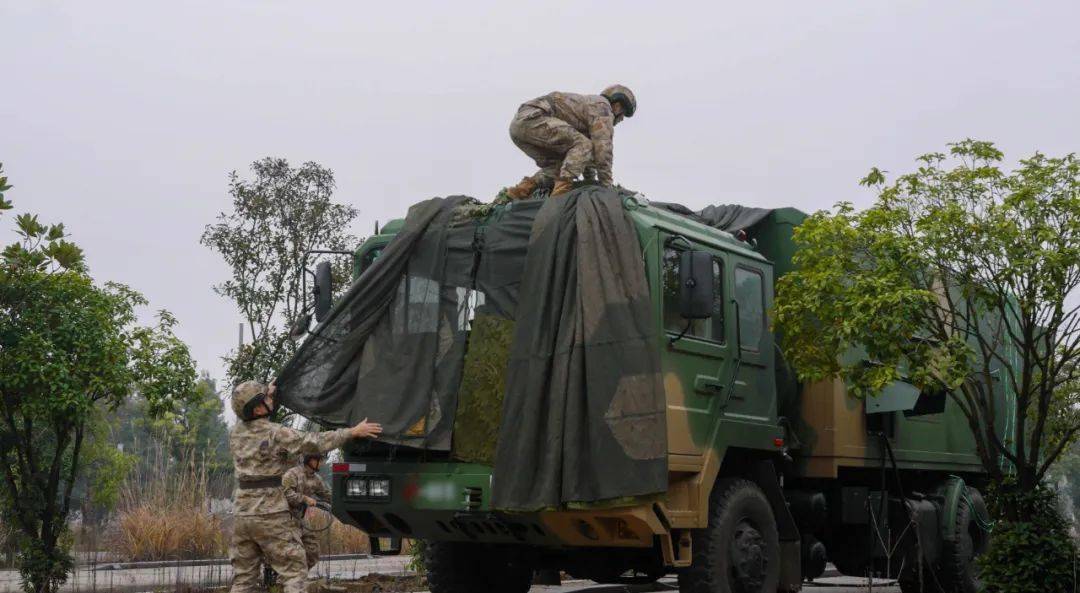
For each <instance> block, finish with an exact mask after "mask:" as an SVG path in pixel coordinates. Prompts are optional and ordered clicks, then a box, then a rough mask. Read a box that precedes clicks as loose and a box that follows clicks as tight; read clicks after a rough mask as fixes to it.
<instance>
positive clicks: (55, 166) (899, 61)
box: [0, 0, 1080, 378]
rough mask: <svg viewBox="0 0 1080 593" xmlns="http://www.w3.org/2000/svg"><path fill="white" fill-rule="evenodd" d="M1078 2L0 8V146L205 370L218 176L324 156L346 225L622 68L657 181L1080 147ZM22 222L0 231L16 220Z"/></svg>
mask: <svg viewBox="0 0 1080 593" xmlns="http://www.w3.org/2000/svg"><path fill="white" fill-rule="evenodd" d="M1077 23H1080V2H1076V1H1075V0H1070V1H1057V2H1037V3H1033V2H1031V3H1029V2H989V1H979V2H941V1H936V2H929V1H928V2H866V1H857V2H856V1H852V2H824V1H822V2H772V3H754V2H730V3H721V2H702V3H676V2H669V3H659V2H640V3H639V2H629V1H619V2H608V3H594V2H581V1H577V2H556V1H550V0H549V1H546V2H542V3H532V4H529V5H524V4H523V3H517V2H515V3H511V2H489V3H468V2H463V1H455V2H422V1H418V0H411V1H409V2H396V3H388V2H379V3H374V2H355V1H350V2H330V1H318V2H299V1H296V2H271V1H265V0H260V1H257V2H256V1H250V2H245V1H237V0H230V1H228V2H221V1H220V0H214V1H206V2H202V1H199V2H195V1H184V2H168V3H163V2H145V1H139V2H126V3H120V2H107V1H103V0H95V1H93V2H76V1H71V2H58V1H25V2H23V1H20V0H3V2H2V3H0V162H3V164H4V169H5V170H6V171H7V174H8V176H9V177H10V180H11V183H12V184H14V185H15V188H14V189H13V190H12V191H11V192H9V194H8V197H9V198H12V199H13V200H14V202H15V206H16V212H24V211H31V212H36V213H39V214H40V215H41V216H42V218H43V219H44V220H45V221H48V222H55V221H62V222H64V223H65V224H66V226H67V229H68V230H69V231H70V232H71V234H72V236H73V239H74V240H75V241H76V242H77V243H78V244H80V245H81V246H82V247H83V248H84V249H85V250H86V253H87V256H88V260H89V264H90V268H91V272H92V274H93V276H94V277H95V278H96V279H98V280H100V281H104V280H115V281H119V282H124V283H126V284H129V285H130V286H132V287H134V288H136V289H138V290H139V291H141V292H143V293H144V294H145V295H146V296H147V297H148V298H149V299H150V301H151V304H152V307H153V308H166V309H169V310H170V311H172V312H173V313H174V314H175V315H176V316H177V317H178V318H179V320H180V327H179V330H178V331H179V334H180V336H181V337H182V338H183V339H185V340H186V341H187V342H188V343H189V344H190V345H191V348H192V352H193V354H194V355H195V357H196V358H197V359H198V362H199V365H200V367H201V368H204V369H207V370H209V371H210V372H211V373H212V374H213V375H214V376H215V377H217V378H221V377H223V373H222V365H221V363H220V356H221V355H222V354H224V353H225V352H227V351H228V349H229V348H232V347H234V346H235V344H236V339H237V336H236V333H237V329H236V326H237V322H238V321H239V320H240V318H239V315H238V313H237V311H236V310H235V309H234V308H233V307H232V305H231V304H230V303H229V302H227V301H225V300H223V299H221V298H220V297H218V296H217V295H215V294H214V293H213V291H212V290H211V285H212V284H214V283H216V282H219V281H221V280H223V279H225V278H226V277H227V274H228V271H227V270H226V268H225V266H224V265H223V264H222V262H221V261H220V260H219V258H218V257H217V256H216V255H215V254H213V253H211V252H210V251H208V250H207V249H205V248H204V247H202V246H200V245H199V242H198V240H199V235H200V234H201V232H202V229H203V227H204V225H206V224H207V223H209V222H211V221H212V220H213V219H214V217H215V215H216V214H217V213H218V212H219V211H221V210H222V209H224V208H226V207H227V206H228V196H227V193H226V176H227V174H228V172H229V171H232V170H234V169H235V170H239V171H241V172H244V171H245V170H246V168H247V166H248V164H249V163H251V162H252V161H254V160H256V159H259V158H261V157H264V156H277V157H284V158H287V159H288V160H289V161H291V162H293V163H294V164H299V163H301V162H303V161H309V160H312V161H317V162H319V163H321V164H322V165H324V166H327V167H329V168H331V169H333V171H334V173H335V175H336V178H337V193H336V196H337V199H338V200H340V201H343V202H350V203H352V204H354V205H356V206H357V207H358V208H359V210H360V218H359V220H358V222H357V226H356V228H355V229H354V230H355V232H356V233H357V234H364V233H367V232H369V231H370V229H371V227H372V226H373V224H374V222H375V221H376V220H380V221H385V220H387V219H390V218H394V217H398V216H401V215H402V214H403V213H404V212H405V209H406V207H407V206H408V205H409V204H411V203H413V202H416V201H418V200H421V199H425V198H428V197H431V196H436V195H438V196H444V195H450V194H458V193H464V194H468V195H472V196H476V197H478V198H480V199H483V200H488V199H490V198H491V197H493V195H494V194H495V192H496V191H497V190H498V189H499V188H500V187H502V186H504V185H508V184H511V183H513V182H516V181H517V180H518V179H520V178H521V176H522V175H524V174H526V173H529V172H531V171H532V170H533V167H532V164H531V162H530V161H529V160H528V159H527V158H526V157H525V156H524V155H522V154H521V153H519V151H518V150H517V149H516V148H515V147H514V145H513V144H512V143H511V142H510V139H509V137H508V135H507V125H508V124H509V121H510V118H511V117H512V116H513V114H514V111H515V109H516V108H517V106H518V105H519V104H520V103H522V102H523V101H525V100H527V99H530V98H532V97H535V96H537V95H541V94H544V93H546V92H548V91H552V90H562V91H574V92H589V93H595V92H599V90H600V89H602V88H603V87H604V86H606V85H607V84H610V83H613V82H620V83H624V84H626V85H628V86H630V87H631V88H632V89H633V90H634V92H635V93H636V94H637V96H638V100H639V104H640V108H639V111H638V113H637V115H636V116H635V117H634V118H633V119H630V120H627V121H626V122H624V123H623V124H621V125H620V126H619V127H618V129H617V131H616V134H615V179H616V181H618V182H621V183H622V184H623V185H626V186H628V187H631V188H634V189H637V190H638V191H641V192H642V193H644V194H645V195H646V196H648V197H649V198H651V199H654V200H664V201H678V202H682V203H685V204H687V205H690V206H693V207H701V206H704V205H706V204H712V203H721V202H724V203H728V202H735V203H742V204H749V205H757V206H782V205H784V206H786V205H791V206H796V207H799V208H802V209H804V210H814V209H819V208H824V207H828V206H829V205H831V204H833V203H835V202H836V201H838V200H850V201H854V202H856V203H857V204H865V203H867V201H868V200H869V199H870V196H869V195H868V194H867V193H865V192H864V191H862V190H861V189H860V188H859V187H858V186H857V181H858V179H859V178H860V177H861V176H862V175H863V174H864V173H865V172H866V171H867V170H868V169H869V168H870V167H871V166H874V165H877V166H880V167H882V168H884V169H887V170H890V171H893V172H901V171H906V170H909V169H910V168H911V167H912V166H913V160H912V159H913V157H915V156H916V155H918V154H921V153H924V152H928V151H932V150H941V149H943V148H944V145H945V144H946V143H947V142H950V141H954V140H958V139H962V138H964V137H969V136H970V137H975V138H980V139H987V140H993V141H995V142H997V143H998V145H999V146H1000V147H1001V148H1002V149H1003V150H1004V151H1005V152H1006V154H1007V155H1008V156H1010V157H1020V156H1025V155H1027V154H1029V153H1031V152H1032V151H1034V150H1036V149H1039V150H1042V151H1043V152H1046V153H1049V154H1062V153H1067V152H1072V151H1076V150H1078V149H1080V35H1078V34H1077ZM11 227H12V218H11V217H10V216H5V217H4V218H3V219H0V240H2V241H3V242H4V243H7V242H10V241H11V240H13V233H12V232H11Z"/></svg>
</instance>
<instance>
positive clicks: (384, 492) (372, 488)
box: [368, 478, 390, 498]
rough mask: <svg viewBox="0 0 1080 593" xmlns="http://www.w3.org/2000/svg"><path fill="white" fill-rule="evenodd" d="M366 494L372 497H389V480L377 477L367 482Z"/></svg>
mask: <svg viewBox="0 0 1080 593" xmlns="http://www.w3.org/2000/svg"><path fill="white" fill-rule="evenodd" d="M368 485H369V488H368V495H369V496H372V497H374V498H390V480H387V479H385V478H377V479H374V480H371V481H370V482H368Z"/></svg>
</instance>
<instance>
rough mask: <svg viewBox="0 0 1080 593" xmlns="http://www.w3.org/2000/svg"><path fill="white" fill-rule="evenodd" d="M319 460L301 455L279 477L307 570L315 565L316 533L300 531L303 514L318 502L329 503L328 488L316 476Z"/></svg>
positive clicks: (317, 475) (320, 457) (317, 550)
mask: <svg viewBox="0 0 1080 593" xmlns="http://www.w3.org/2000/svg"><path fill="white" fill-rule="evenodd" d="M322 460H323V456H322V455H304V456H303V457H302V458H301V459H300V463H299V464H297V465H296V466H294V467H293V468H292V469H290V470H289V471H287V472H285V475H284V476H282V478H281V486H282V487H283V488H285V500H287V501H288V502H289V508H291V509H292V511H293V516H294V517H296V524H297V526H298V527H299V528H300V541H302V542H304V553H305V554H307V567H308V570H309V571H310V570H311V569H312V567H314V566H315V565H316V564H318V562H319V534H318V533H315V532H313V531H308V530H307V529H304V513H305V512H307V510H308V508H309V507H313V506H315V504H316V503H318V502H329V501H330V488H328V487H327V486H326V482H324V481H323V479H322V477H321V476H319V466H320V465H322Z"/></svg>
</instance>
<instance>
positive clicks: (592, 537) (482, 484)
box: [333, 461, 667, 548]
mask: <svg viewBox="0 0 1080 593" xmlns="http://www.w3.org/2000/svg"><path fill="white" fill-rule="evenodd" d="M333 470H334V483H333V495H334V501H333V508H334V514H335V515H336V516H337V517H338V518H339V519H340V520H341V521H343V522H345V523H349V524H352V525H355V526H357V527H359V528H360V529H362V530H364V531H365V532H367V533H368V534H369V535H372V536H376V537H406V538H418V539H425V540H433V541H465V542H469V541H471V542H478V543H486V544H527V545H533V546H542V547H549V548H561V547H620V548H621V547H635V548H645V547H651V546H652V545H653V536H655V535H661V534H665V533H666V532H667V530H666V529H665V527H664V522H663V520H662V519H661V517H660V515H659V513H658V512H657V510H656V508H655V505H649V504H641V505H636V506H628V507H618V508H602V509H601V508H598V509H582V510H564V511H554V510H553V511H538V512H529V513H516V512H502V511H494V510H492V508H491V505H490V500H491V468H489V467H487V466H484V465H477V464H469V463H451V462H438V463H431V462H426V463H418V462H386V461H364V462H357V461H353V462H350V463H336V464H334V466H333ZM350 482H351V484H350ZM387 482H388V484H387ZM373 484H375V485H376V487H375V488H374V490H375V492H373V489H372V488H371V486H372V485H373ZM365 485H366V488H365ZM384 486H388V487H387V488H386V490H387V493H386V494H384V492H383V487H384Z"/></svg>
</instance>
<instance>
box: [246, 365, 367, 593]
mask: <svg viewBox="0 0 1080 593" xmlns="http://www.w3.org/2000/svg"><path fill="white" fill-rule="evenodd" d="M275 389H276V388H275V387H274V384H273V383H271V384H270V385H269V386H267V385H263V384H262V383H258V382H255V381H247V382H244V383H241V384H240V385H238V386H237V387H236V389H234V390H233V396H232V408H233V411H234V412H235V413H236V417H237V418H238V420H239V421H238V422H237V423H236V425H235V426H233V428H232V431H231V432H230V433H229V448H230V450H231V451H232V456H233V464H234V465H235V467H236V478H237V488H236V494H235V501H234V504H235V509H236V523H235V525H234V527H233V541H232V546H231V548H230V550H229V555H230V559H231V560H232V566H233V584H232V589H231V591H232V593H249V592H253V591H259V590H260V589H261V587H260V578H259V577H260V570H259V568H260V566H261V565H262V563H263V562H265V563H266V564H268V565H269V566H270V567H271V568H273V569H274V571H275V572H277V574H278V576H279V578H280V579H281V583H282V586H283V589H284V593H303V591H304V589H305V587H306V584H307V559H306V557H305V553H304V547H303V543H302V542H301V541H300V534H299V533H297V529H296V520H295V519H294V518H293V516H292V513H290V511H289V504H288V502H287V501H286V500H285V490H284V488H283V487H282V475H284V474H285V472H286V471H287V470H288V469H289V467H291V466H292V465H293V463H294V461H293V460H295V459H296V458H297V457H298V456H300V455H304V454H309V453H310V454H321V453H326V452H328V451H332V450H334V449H337V448H338V447H340V446H342V445H343V444H345V442H347V441H348V440H349V439H352V438H364V437H368V438H375V437H377V436H378V435H379V434H380V433H381V432H382V427H381V426H380V425H378V424H374V423H369V422H368V421H367V420H364V421H363V422H361V423H360V424H357V425H356V426H354V427H352V428H343V429H340V430H334V431H329V432H321V433H306V432H301V431H298V430H293V429H291V428H288V427H286V426H282V425H281V424H278V423H274V422H270V420H269V416H270V415H271V414H272V413H273V411H274V391H275Z"/></svg>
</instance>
